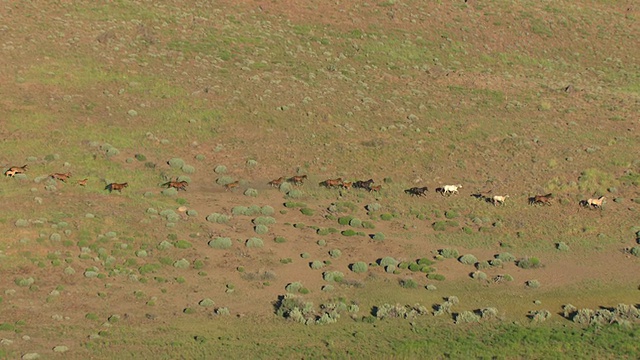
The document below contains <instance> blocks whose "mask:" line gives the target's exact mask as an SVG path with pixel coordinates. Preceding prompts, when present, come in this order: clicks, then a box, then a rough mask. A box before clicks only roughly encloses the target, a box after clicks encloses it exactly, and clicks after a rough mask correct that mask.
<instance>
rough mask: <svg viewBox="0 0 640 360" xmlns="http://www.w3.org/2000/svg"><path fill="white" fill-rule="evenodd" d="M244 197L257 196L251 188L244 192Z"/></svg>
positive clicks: (256, 191) (255, 191) (256, 192)
mask: <svg viewBox="0 0 640 360" xmlns="http://www.w3.org/2000/svg"><path fill="white" fill-rule="evenodd" d="M244 195H245V196H251V197H256V196H258V190H256V189H253V188H248V189H247V190H245V191H244Z"/></svg>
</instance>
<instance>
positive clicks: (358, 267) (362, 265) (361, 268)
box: [350, 261, 369, 273]
mask: <svg viewBox="0 0 640 360" xmlns="http://www.w3.org/2000/svg"><path fill="white" fill-rule="evenodd" d="M350 269H351V271H353V272H354V273H365V272H367V270H369V266H368V265H367V263H366V262H364V261H358V262H355V263H353V264H351V266H350Z"/></svg>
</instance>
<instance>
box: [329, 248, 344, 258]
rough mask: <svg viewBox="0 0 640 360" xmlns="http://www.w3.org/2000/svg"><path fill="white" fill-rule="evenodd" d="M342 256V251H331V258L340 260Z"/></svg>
mask: <svg viewBox="0 0 640 360" xmlns="http://www.w3.org/2000/svg"><path fill="white" fill-rule="evenodd" d="M340 255H342V251H340V249H331V250H329V256H331V257H332V258H334V259H337V258H339V257H340Z"/></svg>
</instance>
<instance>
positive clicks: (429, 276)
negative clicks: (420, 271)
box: [427, 273, 445, 281]
mask: <svg viewBox="0 0 640 360" xmlns="http://www.w3.org/2000/svg"><path fill="white" fill-rule="evenodd" d="M427 279H429V280H435V281H444V280H445V277H444V275H442V274H433V273H431V274H427Z"/></svg>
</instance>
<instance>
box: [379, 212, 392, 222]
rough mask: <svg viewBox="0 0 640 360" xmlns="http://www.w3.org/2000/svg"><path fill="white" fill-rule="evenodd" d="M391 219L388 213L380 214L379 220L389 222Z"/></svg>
mask: <svg viewBox="0 0 640 360" xmlns="http://www.w3.org/2000/svg"><path fill="white" fill-rule="evenodd" d="M391 219H393V215H392V214H389V213H385V214H380V220H384V221H389V220H391Z"/></svg>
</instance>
